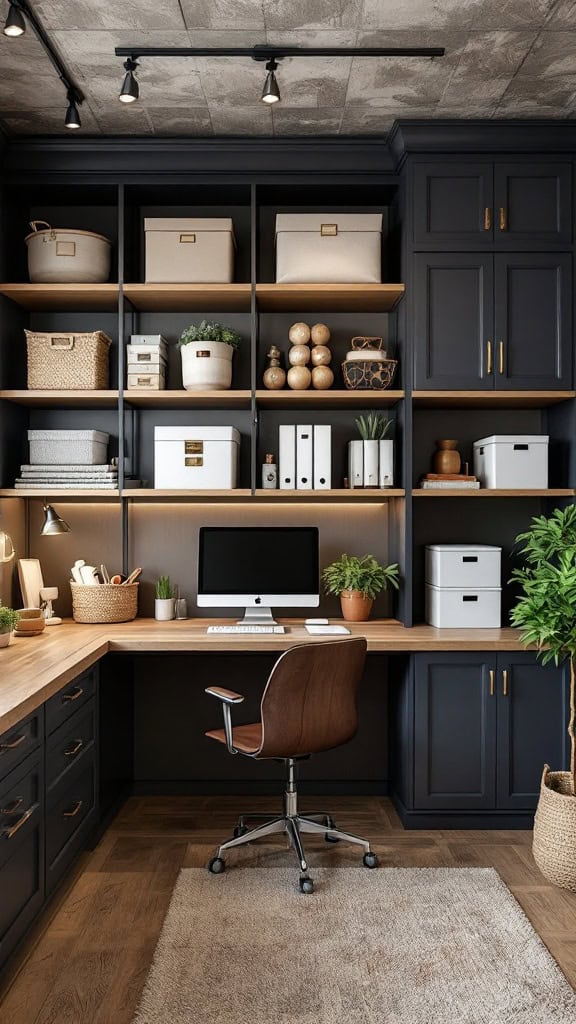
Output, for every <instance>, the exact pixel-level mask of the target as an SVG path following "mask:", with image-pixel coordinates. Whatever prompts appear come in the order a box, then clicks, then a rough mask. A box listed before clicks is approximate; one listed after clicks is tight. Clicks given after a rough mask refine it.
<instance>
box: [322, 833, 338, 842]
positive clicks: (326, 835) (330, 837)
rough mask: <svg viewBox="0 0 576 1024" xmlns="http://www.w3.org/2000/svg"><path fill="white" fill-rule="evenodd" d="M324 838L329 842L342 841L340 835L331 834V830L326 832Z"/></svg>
mask: <svg viewBox="0 0 576 1024" xmlns="http://www.w3.org/2000/svg"><path fill="white" fill-rule="evenodd" d="M324 839H325V840H326V842H327V843H339V842H340V840H339V838H338V836H331V835H330V833H329V832H326V833H325V835H324Z"/></svg>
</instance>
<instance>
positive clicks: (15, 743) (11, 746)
mask: <svg viewBox="0 0 576 1024" xmlns="http://www.w3.org/2000/svg"><path fill="white" fill-rule="evenodd" d="M25 739H26V733H25V732H23V733H22V734H21V735H20V736H17V737H16V739H14V740H10V741H9V742H8V743H0V752H1V751H3V750H16V747H19V746H21V745H22V743H24V740H25Z"/></svg>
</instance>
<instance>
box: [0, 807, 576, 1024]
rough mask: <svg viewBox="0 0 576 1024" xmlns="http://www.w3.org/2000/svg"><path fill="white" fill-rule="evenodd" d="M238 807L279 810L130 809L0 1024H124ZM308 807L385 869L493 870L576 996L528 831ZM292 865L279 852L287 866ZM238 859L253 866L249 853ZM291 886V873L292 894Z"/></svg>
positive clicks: (353, 855)
mask: <svg viewBox="0 0 576 1024" xmlns="http://www.w3.org/2000/svg"><path fill="white" fill-rule="evenodd" d="M247 803H248V806H249V807H250V809H251V810H266V811H267V810H271V811H272V812H275V811H276V809H277V804H276V803H275V801H274V800H272V799H271V798H269V797H266V798H264V797H262V798H256V799H254V798H252V799H251V800H249V801H248V802H247V801H246V800H245V799H244V798H240V797H141V798H136V797H134V798H132V799H130V800H128V801H127V803H126V804H125V805H124V807H123V808H122V811H121V812H120V814H119V816H118V817H117V818H116V820H115V821H114V823H113V825H112V827H111V828H110V829H109V830H108V831H107V832H106V834H105V836H104V837H103V839H102V841H101V842H100V844H99V845H98V847H97V848H96V849H95V850H94V851H93V852H91V853H89V854H86V855H85V856H84V857H83V860H82V862H81V864H80V866H79V869H78V870H77V872H76V873H75V876H74V878H73V879H72V880H71V882H70V884H69V885H67V886H66V889H65V891H63V892H62V893H61V894H60V896H59V897H58V900H57V902H56V904H55V905H54V906H53V907H52V908H51V909H50V910H49V912H48V913H47V914H46V915H45V917H44V919H43V920H42V921H41V922H40V923H39V925H38V927H37V928H36V930H35V932H34V934H33V935H32V936H31V938H30V940H29V941H28V943H27V945H26V948H25V949H24V950H23V951H22V954H21V955H20V956H19V958H18V961H17V963H16V964H15V966H14V970H13V972H12V976H11V978H9V979H8V983H7V986H6V991H5V994H4V998H3V1000H2V1002H1V1003H0V1020H1V1021H2V1024H130V1022H131V1020H132V1018H133V1014H134V1011H135V1009H136V1006H137V1004H138V1001H139V998H140V993H141V990H142V987H143V985H144V981H145V978H146V974H147V972H148V969H149V966H150V963H151V959H152V954H153V952H154V947H155V945H156V941H157V939H158V936H159V933H160V930H161V927H162V922H163V920H164V916H165V913H166V910H167V908H168V904H169V901H170V896H171V893H172V889H173V886H174V883H175V880H176V877H177V875H178V872H179V870H180V868H181V867H196V866H200V865H202V864H205V863H206V861H207V860H208V858H209V856H211V854H212V851H213V848H214V846H215V845H216V844H217V842H218V841H222V840H223V839H224V838H225V837H226V836H227V835H228V834H229V833H230V831H231V826H232V825H233V824H234V821H235V818H236V817H237V816H238V814H239V812H240V811H242V810H246V805H247ZM313 804H314V809H316V808H317V807H318V805H320V807H323V806H326V805H327V806H328V807H329V808H330V810H331V811H333V814H334V817H335V819H336V822H337V824H339V825H340V826H341V827H346V828H349V829H350V830H351V831H353V832H357V833H358V834H361V835H366V836H368V837H370V838H371V840H372V841H373V844H374V848H375V849H376V852H377V853H378V855H379V857H380V861H381V863H382V865H383V866H394V867H494V868H496V870H497V871H498V872H499V873H500V875H501V877H502V878H503V880H504V881H505V882H506V884H507V885H508V886H509V887H510V889H511V890H512V892H513V893H514V895H515V896H516V898H517V899H518V901H519V902H520V904H521V905H522V907H523V908H524V911H525V912H526V914H527V915H528V917H529V918H530V920H531V921H532V924H533V925H534V927H535V928H536V930H537V931H538V933H539V934H540V936H541V937H542V939H543V940H544V942H545V943H546V945H547V946H548V948H549V949H550V951H551V952H552V954H553V956H554V957H555V958H556V960H557V961H558V963H559V964H560V966H561V967H562V969H563V970H564V972H565V974H566V976H567V977H568V979H569V981H570V982H571V983H572V985H574V987H575V988H576V893H568V892H565V891H563V890H560V889H556V888H554V887H553V886H551V885H548V884H547V883H546V881H545V880H544V879H543V877H542V876H541V874H540V872H539V871H538V869H537V868H536V866H535V864H534V862H533V860H532V855H531V852H530V841H531V834H530V833H529V832H488V831H486V832H482V831H429V832H407V831H405V830H404V829H403V828H402V826H401V824H400V822H399V821H398V818H397V816H396V814H395V812H394V810H393V808H392V806H391V804H390V802H389V801H388V800H384V799H380V798H376V797H346V798H344V797H341V798H328V799H327V798H325V797H324V798H321V799H320V800H318V798H312V797H308V798H303V800H302V806H303V809H304V810H306V809H309V810H312V809H313V808H312V805H313ZM280 842H282V841H281V840H280ZM307 852H308V854H309V863H310V871H311V874H312V875H313V874H314V865H315V864H320V863H324V864H325V863H329V862H331V863H334V862H336V863H339V864H357V863H358V853H357V852H356V851H353V850H352V849H351V848H350V847H346V846H345V845H344V844H340V845H337V846H334V845H330V846H328V845H327V844H325V843H324V842H323V841H322V840H315V839H311V838H310V837H308V842H307ZM293 856H294V855H293V854H292V852H288V851H286V863H287V864H290V863H295V862H294V860H293ZM240 859H241V861H242V863H243V864H249V863H250V862H252V863H254V850H253V848H250V847H247V848H244V850H243V851H242V852H241V853H240V852H239V853H238V854H237V862H238V861H239V860H240ZM231 863H232V856H230V864H231ZM255 870H257V868H256V865H255ZM297 876H298V872H297V868H296V866H295V867H294V880H295V884H296V882H297ZM215 881H216V880H215ZM302 898H303V899H305V898H310V899H313V898H314V897H313V896H312V897H302Z"/></svg>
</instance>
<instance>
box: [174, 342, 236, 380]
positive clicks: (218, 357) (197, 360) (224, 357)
mask: <svg viewBox="0 0 576 1024" xmlns="http://www.w3.org/2000/svg"><path fill="white" fill-rule="evenodd" d="M180 353H181V355H182V383H183V384H184V387H185V389H186V391H227V390H228V388H229V387H230V386H231V384H232V356H233V355H234V349H233V348H232V346H231V345H226V344H225V343H224V342H223V341H191V342H189V343H188V344H187V345H182V347H181V349H180Z"/></svg>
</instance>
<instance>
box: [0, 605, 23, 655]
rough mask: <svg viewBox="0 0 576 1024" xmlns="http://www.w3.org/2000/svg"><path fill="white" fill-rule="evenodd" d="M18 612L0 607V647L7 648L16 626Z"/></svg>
mask: <svg viewBox="0 0 576 1024" xmlns="http://www.w3.org/2000/svg"><path fill="white" fill-rule="evenodd" d="M18 618H19V616H18V612H15V611H13V609H12V608H5V607H4V605H0V647H8V644H9V643H10V641H11V640H12V633H13V631H14V630H15V629H16V626H17V624H18Z"/></svg>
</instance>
